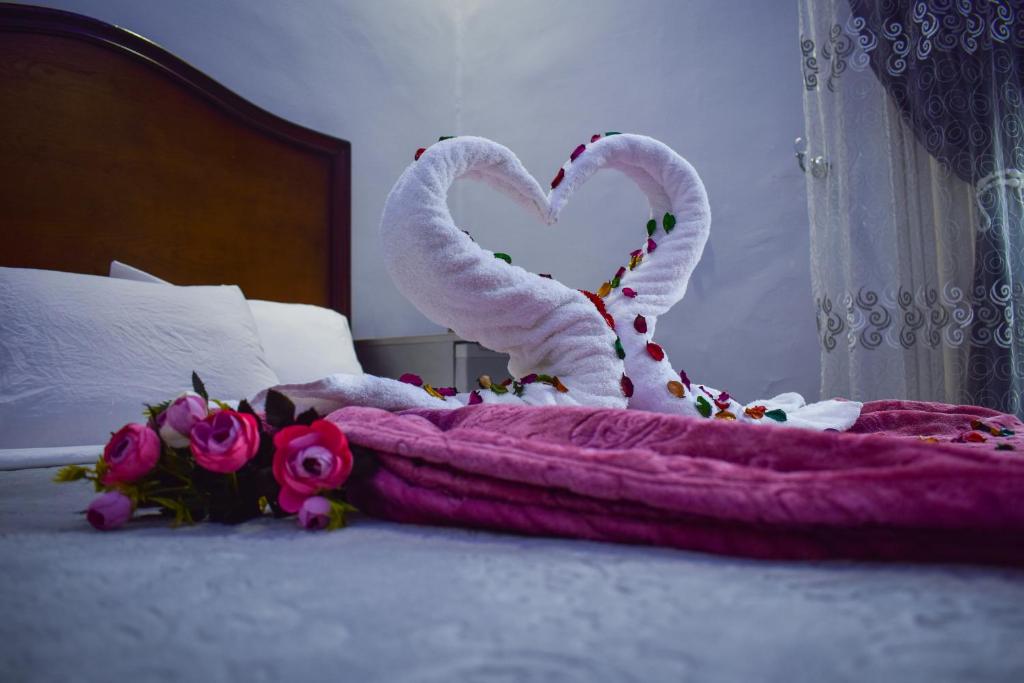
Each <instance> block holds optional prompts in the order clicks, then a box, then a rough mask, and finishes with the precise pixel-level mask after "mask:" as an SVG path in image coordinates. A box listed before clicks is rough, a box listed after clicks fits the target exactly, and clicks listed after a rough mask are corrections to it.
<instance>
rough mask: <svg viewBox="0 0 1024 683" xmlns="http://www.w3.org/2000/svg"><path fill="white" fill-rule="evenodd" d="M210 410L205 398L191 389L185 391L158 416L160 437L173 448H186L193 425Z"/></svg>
mask: <svg viewBox="0 0 1024 683" xmlns="http://www.w3.org/2000/svg"><path fill="white" fill-rule="evenodd" d="M208 412H209V410H208V408H207V404H206V399H205V398H203V397H202V396H200V395H199V394H195V393H192V392H191V391H187V392H185V393H184V394H182V395H181V396H179V397H178V398H176V399H174V400H173V401H171V404H170V405H169V406H167V409H166V410H164V411H163V412H162V413H160V415H159V417H157V425H158V426H159V430H160V438H162V439H163V440H164V443H166V444H167V445H168V446H170V447H171V448H185V447H186V446H188V445H189V435H190V434H191V433H192V427H193V426H194V425H195V424H196V423H197V422H199V421H200V420H202V419H203V418H204V417H206V415H207V413H208Z"/></svg>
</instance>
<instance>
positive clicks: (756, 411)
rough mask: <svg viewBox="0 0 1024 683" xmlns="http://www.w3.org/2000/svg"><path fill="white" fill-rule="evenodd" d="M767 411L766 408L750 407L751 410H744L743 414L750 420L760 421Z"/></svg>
mask: <svg viewBox="0 0 1024 683" xmlns="http://www.w3.org/2000/svg"><path fill="white" fill-rule="evenodd" d="M766 410H768V409H767V408H766V407H765V406H750V407H749V408H744V410H743V413H744V414H745V415H746V416H747V417H749V418H753V419H755V420H760V419H761V418H763V417H764V413H765V411H766Z"/></svg>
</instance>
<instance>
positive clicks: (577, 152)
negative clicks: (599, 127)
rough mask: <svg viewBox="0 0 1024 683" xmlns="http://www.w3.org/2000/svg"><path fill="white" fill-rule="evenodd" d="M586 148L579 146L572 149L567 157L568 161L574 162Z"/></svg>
mask: <svg viewBox="0 0 1024 683" xmlns="http://www.w3.org/2000/svg"><path fill="white" fill-rule="evenodd" d="M586 148H587V146H586V145H580V146H579V147H577V148H576V149H574V150H573V151H572V154H570V155H569V161H576V157H578V156H579V155H581V154H583V150H585V149H586Z"/></svg>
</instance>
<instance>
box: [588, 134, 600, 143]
mask: <svg viewBox="0 0 1024 683" xmlns="http://www.w3.org/2000/svg"><path fill="white" fill-rule="evenodd" d="M600 139H601V134H600V133H594V134H593V135H591V136H590V141H591V142H597V141H598V140H600Z"/></svg>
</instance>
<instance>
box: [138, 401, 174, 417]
mask: <svg viewBox="0 0 1024 683" xmlns="http://www.w3.org/2000/svg"><path fill="white" fill-rule="evenodd" d="M169 405H171V402H170V401H164V402H163V403H157V404H156V405H155V406H151V405H149V404H148V403H146V404H145V406H146V410H145V411H144V412H143V413H142V416H143V417H145V418H153V419H156V416H157V415H159V414H160V413H162V412H164V411H165V410H167V406H169Z"/></svg>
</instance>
